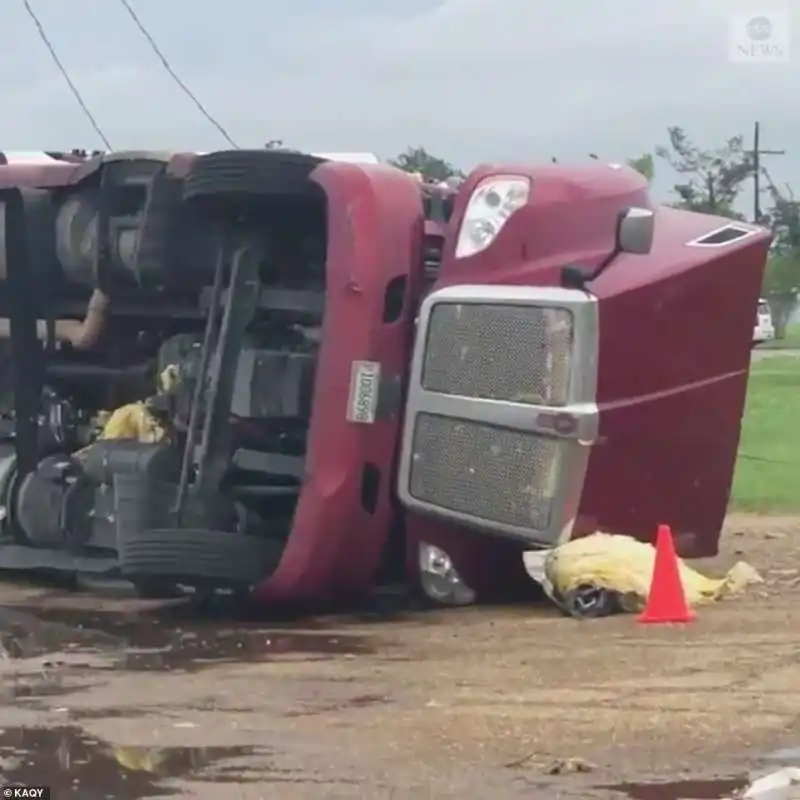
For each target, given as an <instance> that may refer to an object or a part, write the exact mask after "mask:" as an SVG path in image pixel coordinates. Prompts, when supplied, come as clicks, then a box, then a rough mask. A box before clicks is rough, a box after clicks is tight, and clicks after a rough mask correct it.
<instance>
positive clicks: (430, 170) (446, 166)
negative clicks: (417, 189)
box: [389, 147, 463, 181]
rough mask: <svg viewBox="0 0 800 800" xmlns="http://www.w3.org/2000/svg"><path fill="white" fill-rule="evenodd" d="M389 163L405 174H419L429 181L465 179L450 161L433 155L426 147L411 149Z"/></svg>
mask: <svg viewBox="0 0 800 800" xmlns="http://www.w3.org/2000/svg"><path fill="white" fill-rule="evenodd" d="M389 163H390V164H392V166H395V167H397V168H398V169H402V170H403V171H404V172H413V173H419V174H420V175H422V177H423V178H425V180H429V181H446V180H447V179H448V178H452V177H454V176H456V177H463V173H462V172H461V171H460V170H458V169H457V168H456V167H454V166H453V165H452V164H451V163H450V162H449V161H446V160H445V159H443V158H439V157H438V156H434V155H432V154H431V153H429V152H428V151H427V150H426V149H425V148H424V147H409V148H407V149H406V150H404V151H403V152H402V153H400V155H399V156H397V158H394V159H392V160H391V161H390V162H389Z"/></svg>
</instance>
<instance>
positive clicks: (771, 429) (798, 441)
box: [731, 356, 800, 512]
mask: <svg viewBox="0 0 800 800" xmlns="http://www.w3.org/2000/svg"><path fill="white" fill-rule="evenodd" d="M731 506H732V508H735V509H740V510H747V511H761V512H768V511H800V359H799V358H782V357H780V356H774V357H771V358H765V359H764V360H762V361H758V362H756V363H754V364H753V367H752V369H751V372H750V383H749V386H748V390H747V407H746V409H745V414H744V419H743V420H742V438H741V442H740V444H739V460H738V463H737V465H736V476H735V478H734V482H733V492H732V496H731Z"/></svg>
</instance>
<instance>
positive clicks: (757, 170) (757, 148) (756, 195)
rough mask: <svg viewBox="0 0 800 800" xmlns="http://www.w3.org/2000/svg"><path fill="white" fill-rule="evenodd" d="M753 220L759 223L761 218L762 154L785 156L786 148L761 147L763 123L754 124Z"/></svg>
mask: <svg viewBox="0 0 800 800" xmlns="http://www.w3.org/2000/svg"><path fill="white" fill-rule="evenodd" d="M751 152H752V156H753V222H755V223H756V225H758V224H759V220H760V219H761V156H785V155H786V151H785V150H762V149H761V124H760V123H759V122H756V123H755V124H754V125H753V150H752V151H751Z"/></svg>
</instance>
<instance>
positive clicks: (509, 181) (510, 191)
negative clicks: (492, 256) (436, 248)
mask: <svg viewBox="0 0 800 800" xmlns="http://www.w3.org/2000/svg"><path fill="white" fill-rule="evenodd" d="M530 194H531V182H530V179H528V178H524V177H522V176H521V175H492V177H491V178H486V179H484V180H482V181H481V182H480V183H479V184H478V185H477V186H476V187H475V190H474V191H473V192H472V196H471V197H470V199H469V203H467V210H466V211H465V212H464V219H463V221H462V223H461V230H460V231H459V233H458V242H457V243H456V258H464V257H465V256H472V255H475V253H480V252H481V251H482V250H485V249H486V248H487V247H488V246H489V245H490V244H491V243H492V242H493V241H494V240H495V239H496V238H497V234H499V233H500V231H501V230H503V226H504V225H505V224H506V222H507V221H508V218H509V217H510V216H511V215H512V214H513V213H514V212H515V211H516V210H517V209H518V208H522V206H524V205H525V204H526V203H527V202H528V198H529V197H530Z"/></svg>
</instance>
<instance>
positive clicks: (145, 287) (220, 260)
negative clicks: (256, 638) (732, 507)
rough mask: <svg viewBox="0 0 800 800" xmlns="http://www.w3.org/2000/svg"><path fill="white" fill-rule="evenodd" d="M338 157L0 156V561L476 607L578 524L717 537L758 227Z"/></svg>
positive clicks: (557, 178) (577, 190) (567, 188)
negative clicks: (126, 420)
mask: <svg viewBox="0 0 800 800" xmlns="http://www.w3.org/2000/svg"><path fill="white" fill-rule="evenodd" d="M333 158H334V157H332V156H331V157H315V156H310V155H306V154H301V153H296V152H288V151H280V150H259V151H246V150H241V151H223V152H215V153H208V154H202V155H198V154H191V153H159V152H116V153H107V154H91V155H85V154H78V155H76V154H74V153H73V154H58V153H49V154H40V157H33V156H26V157H24V158H21V159H19V160H15V159H14V157H13V156H12V155H11V154H6V155H5V156H3V157H2V158H0V164H2V165H0V201H2V203H3V208H4V223H5V224H4V226H3V229H2V230H3V235H4V242H3V257H2V262H1V263H0V278H1V279H2V281H1V282H0V323H1V324H0V344H2V346H3V349H4V359H5V366H4V368H3V371H2V374H3V377H2V381H3V382H4V384H5V385H4V386H1V387H0V388H1V389H2V392H0V417H1V418H0V505H2V509H3V514H2V530H1V531H0V569H22V570H48V571H56V572H65V573H69V574H81V573H89V574H108V575H122V576H124V577H125V578H127V579H129V580H131V581H132V582H133V583H134V585H135V586H136V587H137V589H138V590H139V591H140V592H141V593H142V594H143V595H148V596H161V595H167V594H171V593H173V592H174V591H178V590H180V591H199V592H208V591H211V592H214V591H233V592H245V593H247V594H249V596H250V597H251V598H252V599H254V600H256V601H259V602H279V601H291V600H294V601H297V600H302V601H307V600H320V599H327V598H334V597H337V596H351V595H357V594H363V593H366V592H369V591H371V590H372V589H374V588H375V587H376V586H377V585H378V584H381V583H384V582H393V583H397V582H399V581H403V582H405V583H406V584H417V585H421V586H422V588H423V589H424V590H425V592H426V593H427V594H428V595H429V596H431V597H432V598H434V599H436V600H438V601H440V602H443V603H467V602H471V601H473V600H474V599H476V598H477V599H480V598H482V597H490V596H492V595H497V594H498V593H499V592H502V591H504V590H508V589H509V588H511V587H514V586H517V585H521V583H522V582H525V581H527V580H528V578H527V577H526V575H525V572H524V568H523V563H522V552H523V551H525V550H529V549H533V548H540V547H548V546H552V545H554V544H556V543H558V542H561V541H564V540H565V539H567V538H569V537H572V536H579V535H582V534H585V533H588V532H591V531H595V530H598V529H602V530H609V531H613V532H616V533H624V534H630V535H633V536H636V537H639V538H647V539H649V538H650V537H651V535H652V532H653V530H654V529H655V526H656V525H657V523H659V522H662V521H668V522H670V523H671V525H672V526H673V529H674V531H675V532H676V534H677V541H678V544H679V547H680V550H681V552H682V554H684V555H686V556H707V555H711V554H713V553H715V552H716V550H717V546H718V540H719V535H720V529H721V526H722V522H723V518H724V515H725V509H726V504H727V500H728V494H729V489H730V485H731V479H732V473H733V468H734V462H735V457H736V450H737V445H738V439H739V428H740V419H741V415H742V410H743V406H744V400H745V390H746V384H747V375H748V368H749V357H750V339H751V333H752V322H753V316H754V314H755V311H756V305H757V302H758V296H759V289H760V286H761V280H762V274H763V269H764V265H765V261H766V256H767V251H768V247H769V242H770V237H769V234H768V233H767V232H766V231H765V230H763V229H761V228H758V227H755V226H750V225H747V224H744V223H739V222H732V221H730V220H726V219H721V218H716V217H712V216H706V215H701V214H694V213H688V212H685V211H680V210H676V209H672V208H656V207H655V206H654V205H653V204H652V202H651V200H650V198H649V194H648V187H647V185H646V182H645V180H644V179H643V178H642V177H641V176H639V175H638V174H637V173H635V172H634V171H632V170H631V169H629V168H627V167H625V166H619V165H604V164H599V163H593V164H590V165H586V166H578V167H566V166H561V165H551V164H548V165H544V166H530V165H502V166H481V167H478V168H477V169H475V170H474V171H473V172H472V173H471V174H470V175H469V176H468V178H467V179H466V180H465V181H464V182H463V184H462V185H461V186H459V187H458V188H457V189H455V190H452V191H443V190H440V189H435V190H434V189H431V188H430V187H426V186H421V185H420V184H419V182H418V181H416V180H414V179H413V178H412V177H410V176H408V175H406V174H404V173H403V172H401V171H399V170H396V169H394V168H391V167H388V166H383V165H379V164H374V163H373V164H360V163H341V162H339V161H336V160H333ZM167 378H169V380H167ZM131 404H133V405H131ZM120 407H122V408H124V409H132V410H131V413H133V412H134V411H136V412H137V413H139V414H140V415H142V416H146V417H147V418H148V419H149V420H150V423H151V424H150V426H149V428H148V426H147V425H143V424H141V422H142V421H141V420H140V424H139V432H138V433H137V434H135V435H129V436H124V435H122V436H120V435H119V434H117V435H113V434H111V433H110V432H109V430H108V429H107V428H104V427H103V425H104V422H103V420H104V419H107V417H103V416H102V412H108V411H111V410H113V409H116V408H120ZM125 413H128V412H127V411H126V412H125ZM118 416H119V415H118ZM123 416H124V414H123ZM144 429H147V430H148V431H149V433H148V434H146V435H145V434H143V433H142V430H144Z"/></svg>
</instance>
